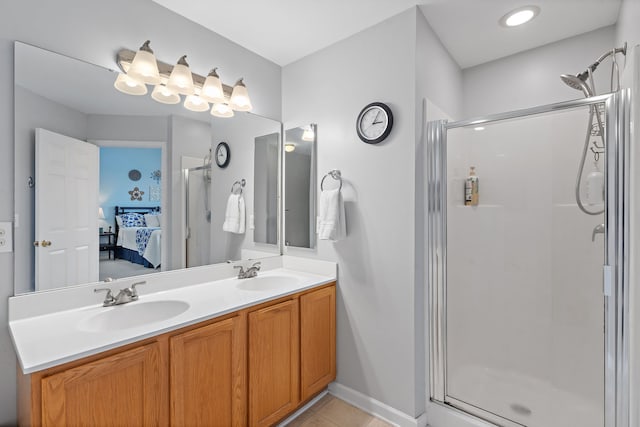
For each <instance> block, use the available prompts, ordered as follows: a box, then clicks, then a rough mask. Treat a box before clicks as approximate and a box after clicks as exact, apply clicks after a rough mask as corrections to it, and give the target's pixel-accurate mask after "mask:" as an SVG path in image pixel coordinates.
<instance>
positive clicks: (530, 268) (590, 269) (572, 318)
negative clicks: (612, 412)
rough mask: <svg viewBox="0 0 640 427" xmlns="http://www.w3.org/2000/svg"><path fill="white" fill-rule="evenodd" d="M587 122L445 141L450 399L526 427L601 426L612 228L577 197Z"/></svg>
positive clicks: (561, 121)
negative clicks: (605, 269) (470, 198)
mask: <svg viewBox="0 0 640 427" xmlns="http://www.w3.org/2000/svg"><path fill="white" fill-rule="evenodd" d="M587 118H588V110H587V109H586V108H583V109H580V110H575V111H570V112H562V113H554V114H553V115H545V116H537V117H533V118H526V119H520V120H514V121H510V122H500V123H497V124H493V125H490V126H486V128H485V130H483V131H475V130H473V129H471V128H468V129H467V128H463V129H453V130H450V131H449V132H448V141H447V150H448V152H447V158H448V166H447V167H448V180H447V185H448V207H447V209H448V212H447V220H448V229H447V232H448V236H447V239H448V241H447V246H448V247H447V250H448V253H447V264H448V265H447V274H448V277H447V394H448V395H449V396H450V397H452V398H454V399H456V400H458V401H460V402H463V403H466V404H468V405H472V406H475V407H477V408H482V409H483V410H485V411H488V412H491V413H493V414H498V415H500V416H502V417H504V418H507V419H510V420H513V421H516V422H519V423H522V424H525V425H527V426H540V427H542V426H544V427H561V426H567V425H580V426H583V427H601V426H602V424H603V421H602V420H603V400H604V396H603V386H604V385H603V384H604V383H603V373H604V370H603V366H604V365H603V363H604V360H603V353H604V335H603V295H602V264H603V254H604V252H603V250H604V249H603V248H604V244H603V242H604V241H603V238H604V237H603V235H602V234H598V235H596V236H595V242H592V241H591V233H592V230H593V228H594V226H596V225H597V224H601V223H602V222H603V221H604V218H603V215H599V216H588V215H585V214H583V213H581V212H579V210H578V208H577V206H576V203H575V198H574V193H573V191H574V183H575V178H576V173H577V167H578V161H579V159H580V155H581V150H582V144H583V142H584V136H585V129H586V123H587ZM603 157H604V156H601V159H600V162H599V163H600V166H602V161H603ZM470 166H475V167H476V171H477V174H478V176H479V179H480V185H479V188H480V204H479V206H474V207H470V206H464V202H463V200H464V198H463V195H464V180H465V178H466V176H467V175H468V172H469V167H470ZM592 168H593V156H591V155H589V156H588V158H587V164H586V166H585V169H586V171H585V175H586V174H588V173H589V172H590V171H591V170H592ZM600 207H601V206H600ZM591 208H592V209H595V208H597V207H595V206H594V207H591Z"/></svg>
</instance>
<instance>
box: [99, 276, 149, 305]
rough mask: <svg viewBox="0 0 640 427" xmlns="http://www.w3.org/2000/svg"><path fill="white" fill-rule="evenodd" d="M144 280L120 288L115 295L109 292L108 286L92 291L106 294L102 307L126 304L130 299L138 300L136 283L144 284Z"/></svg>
mask: <svg viewBox="0 0 640 427" xmlns="http://www.w3.org/2000/svg"><path fill="white" fill-rule="evenodd" d="M146 284H147V282H146V281H142V282H136V283H134V284H132V285H131V287H130V288H124V289H120V292H118V295H116V296H115V297H114V296H113V294H112V293H111V289H109V288H98V289H94V290H93V292H103V291H104V292H106V293H107V295H106V296H105V297H104V301H103V302H102V306H103V307H111V306H113V305H121V304H126V303H128V302H131V301H137V300H138V291H137V290H136V286H138V285H146Z"/></svg>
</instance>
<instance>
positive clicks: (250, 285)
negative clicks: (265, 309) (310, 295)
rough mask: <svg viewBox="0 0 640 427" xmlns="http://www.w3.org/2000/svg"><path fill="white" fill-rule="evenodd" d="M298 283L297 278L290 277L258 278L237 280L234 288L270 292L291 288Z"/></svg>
mask: <svg viewBox="0 0 640 427" xmlns="http://www.w3.org/2000/svg"><path fill="white" fill-rule="evenodd" d="M298 282H299V280H298V279H297V278H295V277H291V276H258V277H252V278H251V279H239V280H238V284H237V285H236V287H237V288H238V289H242V290H245V291H270V290H274V289H279V288H285V287H287V286H292V285H295V284H296V283H298Z"/></svg>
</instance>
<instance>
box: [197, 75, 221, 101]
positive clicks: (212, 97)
mask: <svg viewBox="0 0 640 427" xmlns="http://www.w3.org/2000/svg"><path fill="white" fill-rule="evenodd" d="M217 69H218V68H217V67H216V68H214V69H213V70H211V71H209V75H207V78H206V79H205V81H204V85H202V92H201V93H200V97H201V98H202V99H204V100H205V101H207V102H211V103H218V102H225V99H224V90H223V89H222V82H221V81H220V76H218V73H217V72H216V70H217Z"/></svg>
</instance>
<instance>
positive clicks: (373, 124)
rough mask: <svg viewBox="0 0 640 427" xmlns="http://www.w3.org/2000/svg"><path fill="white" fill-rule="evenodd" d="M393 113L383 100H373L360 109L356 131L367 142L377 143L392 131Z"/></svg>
mask: <svg viewBox="0 0 640 427" xmlns="http://www.w3.org/2000/svg"><path fill="white" fill-rule="evenodd" d="M392 127H393V114H392V113H391V108H389V106H388V105H387V104H384V103H382V102H372V103H371V104H369V105H367V106H366V107H364V108H363V109H362V111H360V114H358V119H357V120H356V131H357V132H358V136H359V137H360V139H361V140H362V141H364V142H366V143H367V144H377V143H379V142H382V141H384V139H385V138H386V137H387V136H389V133H391V128H392Z"/></svg>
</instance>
